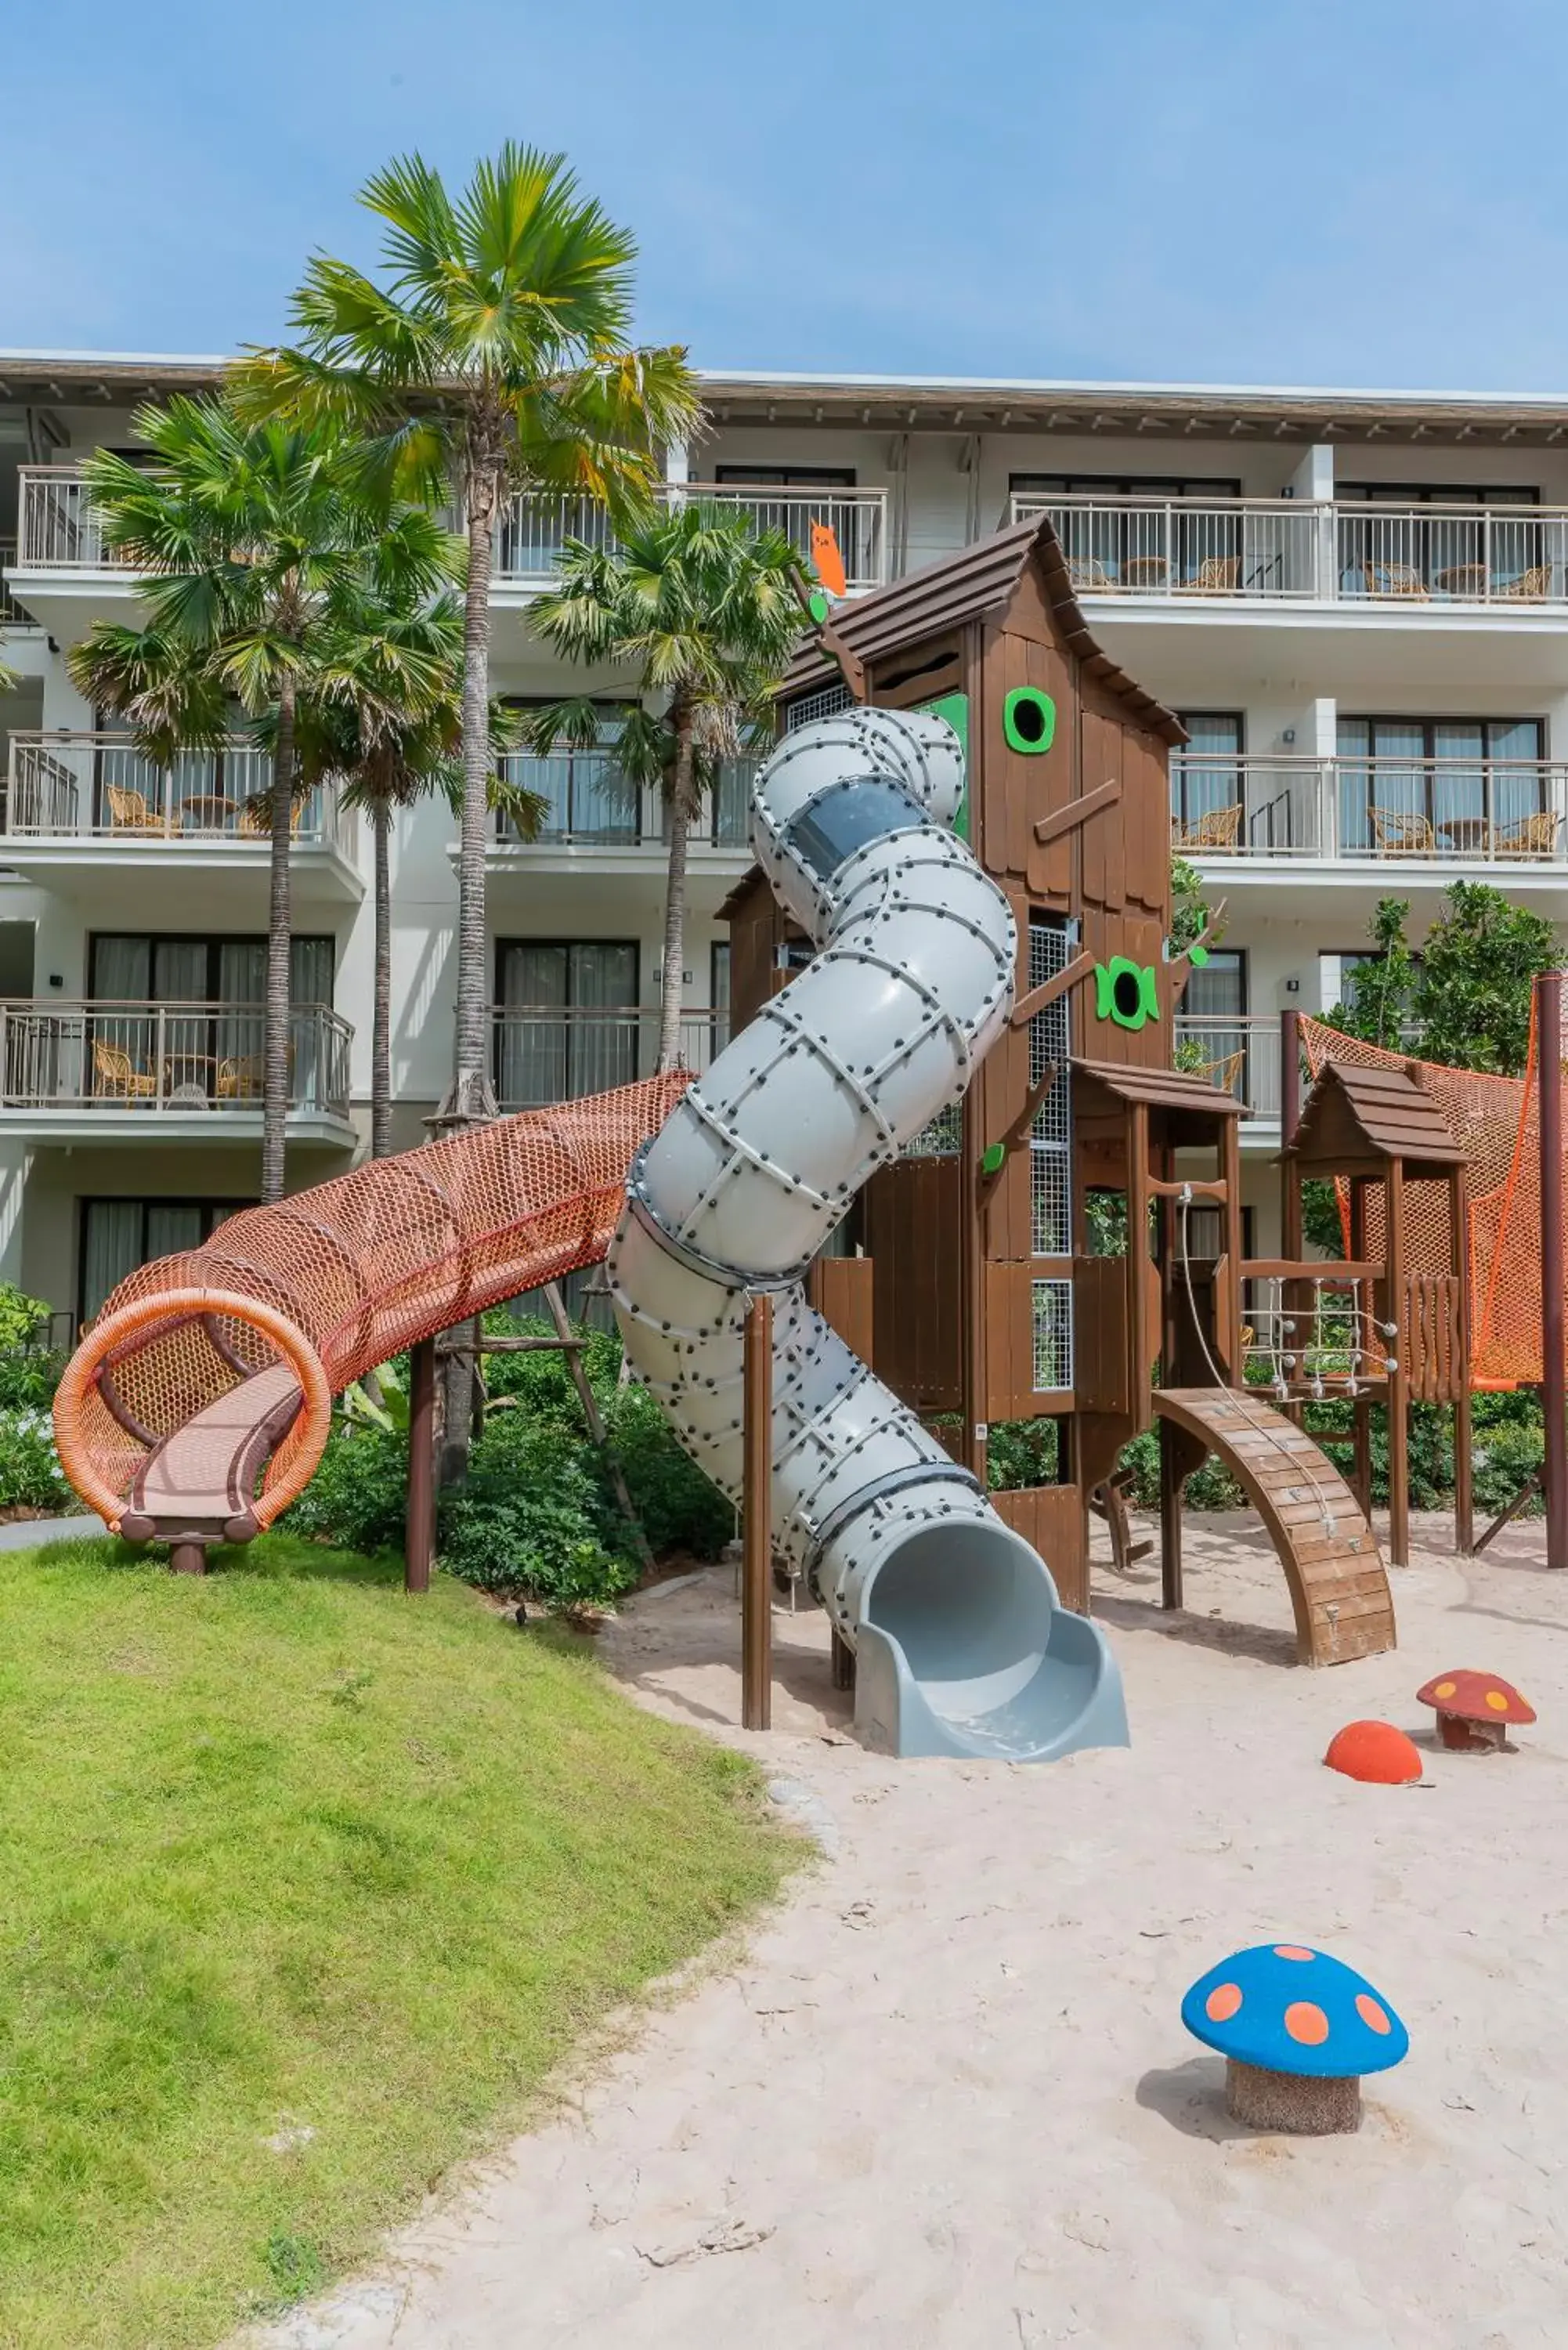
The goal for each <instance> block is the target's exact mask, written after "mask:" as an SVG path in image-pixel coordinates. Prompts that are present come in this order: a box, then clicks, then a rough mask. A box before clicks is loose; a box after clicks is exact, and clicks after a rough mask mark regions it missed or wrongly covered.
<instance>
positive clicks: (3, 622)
mask: <svg viewBox="0 0 1568 2350" xmlns="http://www.w3.org/2000/svg"><path fill="white" fill-rule="evenodd" d="M15 567H16V540H15V539H14V538H0V629H30V628H32V627H33V625H34V621H33V616H32V614H31V613H30V612H24V610H23V609H22V607H21V606H20V604H18V603H17V601H16V598H15V596H13V595H12V593H11V589H10V586H9V584H8V582H7V580H6V577H5V574H6V573H7V572H8V571H10V570H12V569H14V568H15Z"/></svg>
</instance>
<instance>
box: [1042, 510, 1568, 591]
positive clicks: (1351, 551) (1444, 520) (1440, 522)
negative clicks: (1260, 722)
mask: <svg viewBox="0 0 1568 2350" xmlns="http://www.w3.org/2000/svg"><path fill="white" fill-rule="evenodd" d="M1037 515H1049V516H1050V518H1051V520H1052V522H1053V523H1054V525H1055V528H1056V533H1057V536H1058V537H1059V538H1060V539H1061V541H1062V545H1063V547H1064V551H1065V554H1066V556H1067V563H1068V568H1069V570H1070V572H1071V574H1072V578H1073V585H1074V587H1075V589H1076V591H1077V593H1078V594H1079V595H1080V596H1085V597H1089V598H1098V597H1114V598H1117V599H1118V601H1124V600H1125V601H1127V602H1137V603H1156V604H1161V605H1168V606H1169V607H1170V608H1173V609H1179V610H1182V611H1185V612H1191V611H1193V610H1199V611H1201V610H1203V609H1205V608H1211V607H1212V606H1214V605H1215V604H1219V605H1221V606H1224V605H1230V604H1243V605H1252V606H1265V607H1274V608H1278V607H1281V606H1290V605H1303V604H1331V605H1337V606H1340V607H1342V608H1347V609H1350V610H1354V611H1360V612H1366V611H1368V610H1374V609H1376V610H1382V611H1384V612H1387V611H1389V610H1393V611H1396V612H1397V613H1399V614H1400V615H1402V616H1403V617H1404V618H1405V619H1407V620H1408V619H1415V618H1417V617H1418V616H1420V615H1421V614H1423V613H1430V614H1433V615H1437V616H1441V615H1442V614H1443V613H1444V612H1445V611H1448V610H1450V609H1453V608H1462V609H1464V610H1466V611H1469V610H1471V609H1473V608H1475V607H1478V606H1480V607H1482V608H1495V609H1496V610H1497V611H1499V612H1501V614H1502V615H1503V616H1504V617H1506V618H1509V619H1515V620H1517V619H1521V618H1524V617H1527V616H1529V615H1531V614H1535V613H1541V612H1548V613H1552V612H1554V613H1556V614H1557V615H1558V616H1559V617H1562V616H1563V614H1568V507H1562V506H1537V505H1528V506H1525V505H1521V506H1501V505H1494V506H1476V505H1452V506H1443V505H1417V506H1394V505H1382V504H1368V503H1365V502H1362V501H1360V500H1351V501H1347V502H1345V504H1315V503H1311V502H1308V501H1306V500H1302V499H1292V498H1218V499H1212V500H1210V499H1202V498H1138V497H1114V498H1086V497H1061V498H1056V497H1044V496H1022V495H1015V496H1014V497H1013V499H1012V519H1013V521H1015V522H1023V521H1025V520H1027V519H1030V518H1032V517H1034V516H1037Z"/></svg>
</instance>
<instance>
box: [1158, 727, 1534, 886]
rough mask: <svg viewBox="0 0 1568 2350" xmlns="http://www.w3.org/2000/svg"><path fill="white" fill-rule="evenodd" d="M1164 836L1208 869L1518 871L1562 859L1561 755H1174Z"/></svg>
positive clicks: (1512, 877) (1287, 873) (1439, 874)
mask: <svg viewBox="0 0 1568 2350" xmlns="http://www.w3.org/2000/svg"><path fill="white" fill-rule="evenodd" d="M1170 813H1171V826H1170V834H1171V847H1172V848H1173V849H1174V850H1175V851H1176V852H1177V854H1178V855H1179V856H1183V857H1187V858H1190V859H1191V860H1192V861H1193V862H1194V863H1195V864H1197V865H1199V866H1200V867H1202V868H1210V867H1212V868H1213V870H1214V871H1215V872H1216V873H1219V872H1222V871H1241V870H1246V871H1250V872H1259V873H1262V874H1264V875H1271V874H1272V877H1273V878H1274V879H1289V878H1294V877H1299V876H1300V875H1301V874H1302V872H1303V869H1304V868H1306V867H1308V866H1311V865H1313V864H1319V865H1329V866H1333V867H1335V868H1338V869H1339V870H1340V871H1341V872H1342V873H1343V871H1344V868H1346V867H1350V866H1362V867H1364V868H1379V869H1380V870H1381V869H1382V868H1388V867H1393V868H1397V873H1398V875H1399V877H1400V878H1401V879H1407V880H1422V879H1426V880H1432V881H1440V880H1443V879H1447V878H1448V877H1449V875H1450V874H1451V873H1452V871H1453V870H1454V868H1461V867H1462V868H1467V869H1469V868H1480V869H1482V870H1487V871H1491V872H1493V873H1494V874H1495V876H1496V878H1497V879H1500V880H1506V881H1508V882H1509V883H1517V882H1518V881H1520V880H1521V879H1524V878H1527V877H1528V876H1529V875H1530V874H1531V873H1532V872H1534V873H1537V874H1542V875H1543V876H1545V875H1550V876H1553V877H1555V878H1556V879H1557V880H1558V882H1559V883H1560V882H1561V879H1562V876H1563V870H1564V868H1565V866H1568V821H1565V819H1568V766H1565V765H1564V764H1563V763H1561V762H1559V761H1555V760H1543V759H1482V758H1476V759H1469V758H1462V757H1461V758H1446V759H1406V758H1355V757H1349V758H1344V757H1340V758H1323V759H1314V758H1299V757H1298V758H1291V757H1263V758H1251V757H1244V756H1243V757H1234V758H1231V757H1225V756H1221V755H1220V754H1215V753H1212V752H1206V751H1205V752H1193V751H1188V752H1178V753H1175V754H1172V757H1171V762H1170Z"/></svg>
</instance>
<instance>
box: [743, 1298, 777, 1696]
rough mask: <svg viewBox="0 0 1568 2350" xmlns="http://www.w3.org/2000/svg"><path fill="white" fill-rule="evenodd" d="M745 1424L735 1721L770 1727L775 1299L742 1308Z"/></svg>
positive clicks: (772, 1620) (772, 1624)
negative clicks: (738, 1696)
mask: <svg viewBox="0 0 1568 2350" xmlns="http://www.w3.org/2000/svg"><path fill="white" fill-rule="evenodd" d="M742 1398H743V1402H742V1409H743V1412H744V1415H745V1417H744V1427H743V1431H742V1499H741V1544H742V1557H741V1722H742V1727H743V1728H744V1729H746V1730H771V1729H772V1727H773V1678H774V1667H773V1641H774V1619H773V1564H774V1520H773V1487H774V1467H773V1460H774V1301H773V1295H772V1292H771V1291H769V1290H765V1289H763V1290H759V1291H758V1293H757V1295H755V1296H754V1297H753V1300H752V1302H751V1304H750V1305H749V1306H748V1307H747V1308H746V1324H745V1336H744V1340H743V1352H742Z"/></svg>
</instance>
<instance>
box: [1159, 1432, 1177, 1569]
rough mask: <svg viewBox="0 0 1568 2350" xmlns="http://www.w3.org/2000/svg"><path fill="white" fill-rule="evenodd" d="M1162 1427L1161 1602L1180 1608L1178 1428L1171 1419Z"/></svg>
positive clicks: (1160, 1481) (1160, 1454)
mask: <svg viewBox="0 0 1568 2350" xmlns="http://www.w3.org/2000/svg"><path fill="white" fill-rule="evenodd" d="M1158 1429H1159V1604H1160V1606H1161V1607H1180V1606H1181V1604H1182V1596H1181V1483H1180V1480H1179V1477H1178V1474H1177V1462H1176V1454H1177V1445H1178V1431H1177V1430H1176V1429H1175V1427H1174V1426H1173V1425H1172V1423H1171V1422H1170V1421H1169V1420H1168V1419H1162V1420H1160V1421H1159V1422H1158Z"/></svg>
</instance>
